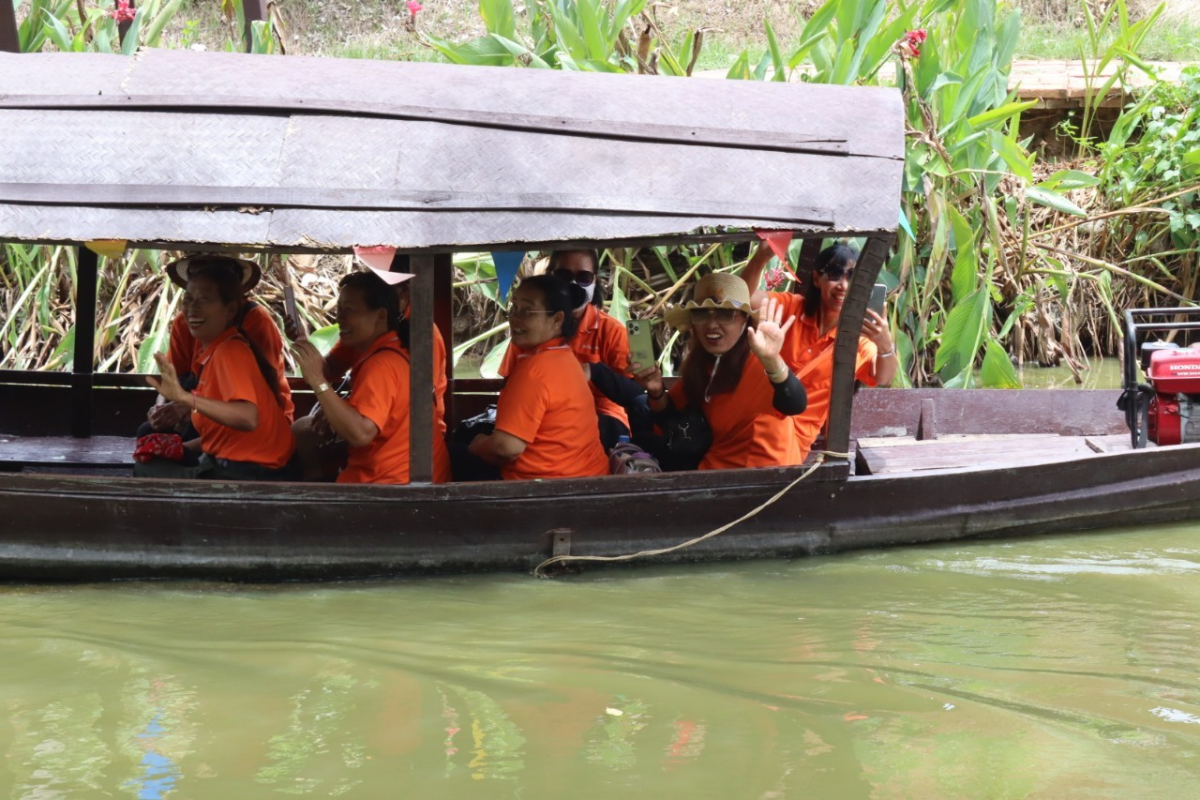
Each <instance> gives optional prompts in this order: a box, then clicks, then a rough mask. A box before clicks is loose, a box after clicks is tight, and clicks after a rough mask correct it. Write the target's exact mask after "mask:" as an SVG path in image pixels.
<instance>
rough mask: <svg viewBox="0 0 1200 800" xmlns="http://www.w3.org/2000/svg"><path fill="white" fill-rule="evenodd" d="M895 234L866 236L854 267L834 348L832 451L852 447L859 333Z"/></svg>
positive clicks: (827, 439)
mask: <svg viewBox="0 0 1200 800" xmlns="http://www.w3.org/2000/svg"><path fill="white" fill-rule="evenodd" d="M895 238H896V237H895V236H893V235H890V234H889V235H885V236H872V237H871V238H870V239H868V240H867V246H866V247H864V248H863V251H862V254H861V255H860V256H859V257H858V265H857V266H856V267H855V269H854V280H853V281H852V282H851V284H850V290H849V292H847V293H846V303H845V305H843V306H842V316H841V318H840V319H839V320H838V331H837V343H836V344H835V345H834V349H833V386H832V388H831V390H830V396H829V428H828V433H827V434H826V436H825V449H826V450H829V451H830V452H832V453H845V452H848V451H849V449H850V417H851V413H852V412H853V410H854V372H855V364H856V362H857V360H858V359H857V356H858V337H859V333H860V331H861V330H862V321H863V317H864V316H866V310H867V303H868V302H870V300H871V288H872V287H873V286H874V285H875V279H876V278H878V277H879V271H880V270H881V269H882V268H883V261H884V259H885V258H887V254H888V250H890V249H891V247H892V242H893V241H894V240H895Z"/></svg>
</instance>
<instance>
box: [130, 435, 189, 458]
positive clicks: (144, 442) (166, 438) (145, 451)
mask: <svg viewBox="0 0 1200 800" xmlns="http://www.w3.org/2000/svg"><path fill="white" fill-rule="evenodd" d="M154 458H165V459H167V460H168V461H183V437H182V436H180V435H179V434H178V433H150V434H147V435H145V436H143V437H142V438H140V439H138V440H137V446H136V447H134V448H133V460H134V461H137V462H140V463H142V464H145V463H146V462H147V461H149V460H151V459H154Z"/></svg>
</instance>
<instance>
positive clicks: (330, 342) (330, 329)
mask: <svg viewBox="0 0 1200 800" xmlns="http://www.w3.org/2000/svg"><path fill="white" fill-rule="evenodd" d="M340 335H341V329H340V328H338V325H337V323H336V322H335V323H333V324H332V325H326V326H325V327H324V328H318V329H317V330H315V331H313V332H312V333H310V334H308V340H309V341H310V342H312V343H313V347H315V348H317V350H318V351H320V353H321V355H323V356H324V355H328V354H329V351H330V350H332V349H333V346H334V345H335V344H337V340H338V336H340Z"/></svg>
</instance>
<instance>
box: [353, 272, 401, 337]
mask: <svg viewBox="0 0 1200 800" xmlns="http://www.w3.org/2000/svg"><path fill="white" fill-rule="evenodd" d="M338 287H339V288H340V289H343V290H344V289H357V290H358V291H360V292H362V296H363V302H365V303H366V304H367V308H369V309H371V310H372V311H375V310H377V309H380V308H382V309H384V310H385V311H386V312H387V326H388V330H390V331H395V332H396V333H398V334H400V343H401V344H403V345H404V347H405V348H407V347H408V344H409V343H408V320H407V319H405V318H404V317H402V316H400V298H399V297H398V296H397V295H396V289H395V287H393V286H391V285H390V284H389V283H388V282H387V281H385V280H384V279H383V278H381V277H379V276H378V275H376V274H375V273H374V272H351V273H350V274H349V275H347V276H345V277H344V278H342V279H341V280H340V281H338Z"/></svg>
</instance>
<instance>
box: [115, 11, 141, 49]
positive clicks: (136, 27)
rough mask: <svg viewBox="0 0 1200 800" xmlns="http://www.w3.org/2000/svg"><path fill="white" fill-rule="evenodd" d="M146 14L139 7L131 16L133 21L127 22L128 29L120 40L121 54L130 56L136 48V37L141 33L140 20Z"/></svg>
mask: <svg viewBox="0 0 1200 800" xmlns="http://www.w3.org/2000/svg"><path fill="white" fill-rule="evenodd" d="M145 17H146V14H145V12H143V11H142V10H141V9H140V8H139V9H138V10H137V13H136V14H135V15H134V17H133V22H131V23H129V30H127V31H126V32H125V38H124V39H122V40H121V54H122V55H126V56H131V55H133V54H134V53H135V52H137V49H138V39H139V38H140V37H141V35H142V20H143V19H145Z"/></svg>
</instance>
